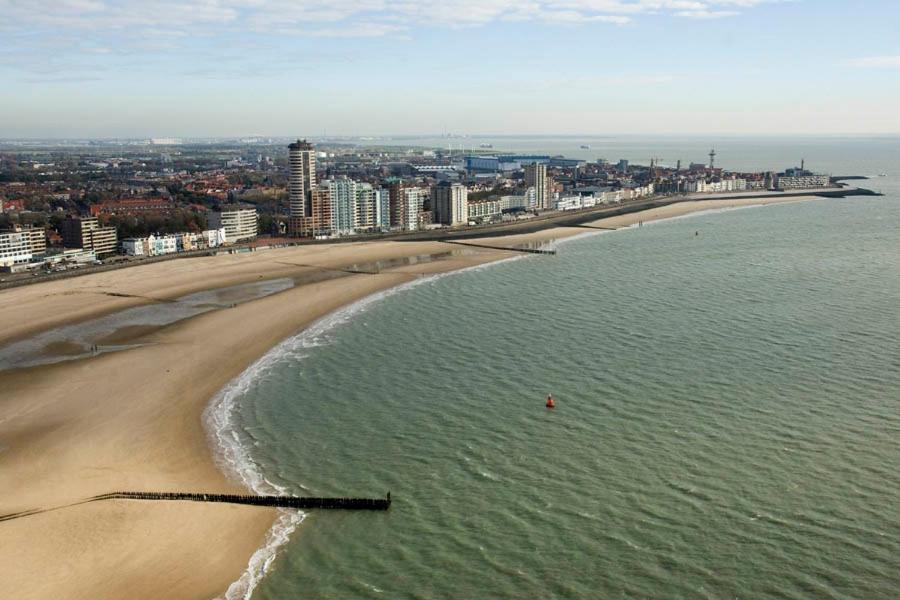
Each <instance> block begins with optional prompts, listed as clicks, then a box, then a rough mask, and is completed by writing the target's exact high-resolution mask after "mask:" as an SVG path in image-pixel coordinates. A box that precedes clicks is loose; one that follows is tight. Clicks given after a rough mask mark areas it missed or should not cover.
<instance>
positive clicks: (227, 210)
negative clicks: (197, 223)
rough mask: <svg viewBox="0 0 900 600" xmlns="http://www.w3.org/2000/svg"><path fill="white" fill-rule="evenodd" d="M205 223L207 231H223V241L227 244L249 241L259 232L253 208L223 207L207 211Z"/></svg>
mask: <svg viewBox="0 0 900 600" xmlns="http://www.w3.org/2000/svg"><path fill="white" fill-rule="evenodd" d="M206 221H207V225H208V226H209V229H224V230H225V241H226V242H227V243H229V244H234V243H237V242H241V241H244V240H251V239H253V238H255V237H256V236H257V233H258V230H259V217H258V216H257V214H256V208H255V207H253V206H244V205H240V204H232V205H225V206H222V207H221V208H220V209H219V210H210V211H207V213H206Z"/></svg>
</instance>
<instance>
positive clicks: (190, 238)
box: [122, 227, 228, 256]
mask: <svg viewBox="0 0 900 600" xmlns="http://www.w3.org/2000/svg"><path fill="white" fill-rule="evenodd" d="M227 242H228V239H227V235H226V233H225V228H224V227H222V228H219V229H208V230H206V231H201V232H199V233H192V232H185V233H170V234H166V235H153V234H151V235H149V236H147V237H141V238H126V239H124V240H122V254H125V255H127V256H163V255H165V254H175V253H177V252H189V251H191V250H204V249H206V248H218V247H219V246H224V245H225V244H226V243H227Z"/></svg>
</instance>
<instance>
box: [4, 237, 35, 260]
mask: <svg viewBox="0 0 900 600" xmlns="http://www.w3.org/2000/svg"><path fill="white" fill-rule="evenodd" d="M31 256H32V254H31V242H30V240H29V238H28V235H27V234H25V233H17V232H13V231H8V232H4V233H0V267H3V268H6V269H11V268H13V267H14V266H15V265H24V264H28V263H29V262H31Z"/></svg>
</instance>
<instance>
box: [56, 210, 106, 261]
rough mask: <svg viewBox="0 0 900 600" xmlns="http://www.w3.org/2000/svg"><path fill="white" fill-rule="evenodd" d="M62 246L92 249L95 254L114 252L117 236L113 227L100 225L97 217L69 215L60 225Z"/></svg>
mask: <svg viewBox="0 0 900 600" xmlns="http://www.w3.org/2000/svg"><path fill="white" fill-rule="evenodd" d="M60 230H61V231H60V233H61V234H62V239H63V246H65V247H66V248H81V249H83V250H93V251H94V253H95V254H96V255H97V256H109V255H111V254H115V253H116V250H117V249H118V246H119V236H118V234H117V233H116V228H115V227H101V226H100V221H99V220H98V219H97V217H76V216H72V215H69V216H68V217H66V220H65V221H63V222H62V225H61V227H60Z"/></svg>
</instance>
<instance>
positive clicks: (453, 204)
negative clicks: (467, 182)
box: [431, 183, 469, 227]
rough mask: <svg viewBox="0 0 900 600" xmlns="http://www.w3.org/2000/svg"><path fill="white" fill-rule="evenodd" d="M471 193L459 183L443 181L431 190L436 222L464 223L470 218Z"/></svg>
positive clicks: (433, 216) (446, 223)
mask: <svg viewBox="0 0 900 600" xmlns="http://www.w3.org/2000/svg"><path fill="white" fill-rule="evenodd" d="M468 198H469V194H468V189H467V188H466V186H464V185H461V184H459V183H452V184H451V183H441V184H439V185H436V186H435V187H434V188H433V189H432V190H431V211H432V218H433V220H434V222H435V223H440V224H442V225H450V226H451V227H452V226H454V225H463V224H465V223H466V222H468V218H469V200H468Z"/></svg>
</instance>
